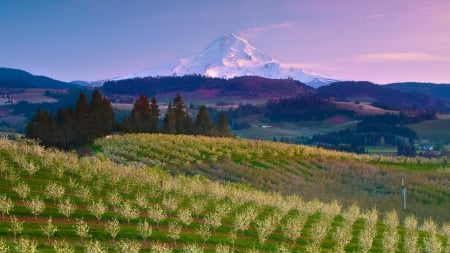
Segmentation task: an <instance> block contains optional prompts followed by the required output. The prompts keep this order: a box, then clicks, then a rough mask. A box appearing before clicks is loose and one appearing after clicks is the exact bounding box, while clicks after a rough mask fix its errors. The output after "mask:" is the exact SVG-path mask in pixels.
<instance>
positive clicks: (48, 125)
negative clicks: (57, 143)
mask: <svg viewBox="0 0 450 253" xmlns="http://www.w3.org/2000/svg"><path fill="white" fill-rule="evenodd" d="M52 133H53V124H52V118H51V116H50V114H49V113H48V111H42V110H40V109H38V110H37V111H36V114H35V115H34V117H33V118H32V119H31V120H30V121H29V122H28V125H27V128H26V133H25V136H26V137H27V138H30V139H38V140H40V141H41V143H42V144H43V145H44V146H51V145H52V144H53V140H54V138H53V136H52Z"/></svg>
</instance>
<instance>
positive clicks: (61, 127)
mask: <svg viewBox="0 0 450 253" xmlns="http://www.w3.org/2000/svg"><path fill="white" fill-rule="evenodd" d="M114 126H115V119H114V110H113V108H112V107H111V103H110V101H109V100H107V99H106V98H105V97H103V96H102V95H101V94H100V92H99V91H98V90H96V91H94V93H93V94H92V97H91V100H90V101H89V100H88V97H87V95H86V94H85V93H83V92H81V93H80V95H79V96H78V99H77V101H76V103H75V109H72V108H71V107H68V108H65V109H64V108H60V109H58V111H57V112H56V114H54V115H51V114H50V113H49V111H47V110H41V109H37V111H36V114H35V115H34V117H33V118H32V119H31V120H30V121H29V122H28V125H27V127H26V133H25V135H26V137H27V138H30V139H39V140H40V141H41V143H42V144H43V145H44V146H49V147H57V148H61V149H70V148H73V147H76V146H81V145H84V144H87V143H91V142H92V141H93V140H94V139H95V138H98V137H102V136H105V135H107V134H109V133H111V131H112V130H113V127H114Z"/></svg>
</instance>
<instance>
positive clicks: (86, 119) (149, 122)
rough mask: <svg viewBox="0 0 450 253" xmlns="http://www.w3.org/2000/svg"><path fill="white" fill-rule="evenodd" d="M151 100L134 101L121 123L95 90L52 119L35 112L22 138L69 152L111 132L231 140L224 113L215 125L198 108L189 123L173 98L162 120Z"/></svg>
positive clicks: (180, 104) (204, 109)
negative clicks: (215, 137)
mask: <svg viewBox="0 0 450 253" xmlns="http://www.w3.org/2000/svg"><path fill="white" fill-rule="evenodd" d="M160 116H161V110H160V108H159V104H158V101H157V99H156V98H155V97H152V99H151V100H150V101H149V99H148V97H147V96H146V95H144V94H141V95H140V97H139V98H138V99H137V100H136V101H135V103H134V105H133V109H132V110H131V113H130V114H129V115H128V116H127V117H126V118H125V119H123V120H122V121H121V122H116V120H115V118H114V110H113V108H112V106H111V102H110V101H109V100H108V99H106V98H105V97H103V96H102V95H101V94H100V92H99V91H98V90H95V91H94V93H93V94H92V97H91V99H90V101H89V100H88V97H87V95H86V94H85V93H83V92H81V93H80V95H79V97H78V99H77V101H76V103H75V108H74V109H73V108H72V107H68V108H65V109H63V108H60V109H59V110H58V111H57V112H56V114H54V115H52V114H51V113H49V111H47V110H41V109H37V111H36V113H35V115H34V117H33V118H32V119H31V120H30V121H29V122H28V125H27V128H26V137H27V138H30V139H38V140H40V142H41V144H43V145H44V146H48V147H57V148H61V149H71V148H74V147H79V146H82V145H87V144H91V143H92V142H93V141H94V140H95V139H96V138H99V137H103V136H106V135H108V134H110V133H111V132H112V131H114V130H115V131H120V132H124V133H167V134H193V135H205V136H220V137H227V136H231V129H230V126H229V122H228V118H227V116H226V115H225V113H223V112H222V113H221V114H220V117H219V120H218V122H217V123H215V122H213V121H212V120H211V117H210V115H209V113H208V110H207V107H206V106H205V105H202V106H200V107H199V110H198V113H197V116H196V118H195V119H192V118H191V117H190V115H189V113H188V110H187V108H186V106H185V103H184V101H183V98H182V97H181V95H180V94H177V95H176V96H175V98H174V99H173V103H172V102H170V103H169V105H168V106H167V110H166V113H165V115H164V118H163V120H160Z"/></svg>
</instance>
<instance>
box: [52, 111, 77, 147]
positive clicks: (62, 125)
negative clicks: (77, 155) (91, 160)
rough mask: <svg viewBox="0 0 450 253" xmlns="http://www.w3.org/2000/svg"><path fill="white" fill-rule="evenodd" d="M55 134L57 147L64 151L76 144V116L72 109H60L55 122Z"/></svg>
mask: <svg viewBox="0 0 450 253" xmlns="http://www.w3.org/2000/svg"><path fill="white" fill-rule="evenodd" d="M54 121H55V122H54V129H53V134H54V135H55V139H56V143H55V145H56V146H57V147H59V148H62V149H69V148H71V147H72V146H73V143H74V142H75V131H74V114H73V111H72V109H71V108H67V109H59V110H58V112H57V113H56V117H55V120H54Z"/></svg>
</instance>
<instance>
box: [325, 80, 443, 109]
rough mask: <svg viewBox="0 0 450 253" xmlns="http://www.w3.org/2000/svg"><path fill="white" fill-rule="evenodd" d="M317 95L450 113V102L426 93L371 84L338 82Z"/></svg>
mask: <svg viewBox="0 0 450 253" xmlns="http://www.w3.org/2000/svg"><path fill="white" fill-rule="evenodd" d="M412 91H413V90H412ZM317 95H318V96H320V97H322V98H334V99H336V100H338V101H349V100H353V99H363V98H367V99H369V100H372V101H373V102H372V105H374V106H377V107H381V108H383V109H388V110H400V111H404V110H413V111H438V112H450V102H448V101H443V100H439V99H436V98H433V97H431V96H429V95H427V94H424V93H418V92H414V91H413V92H403V91H401V90H397V89H393V88H390V87H389V86H382V85H377V84H374V83H371V82H356V81H345V82H336V83H332V84H330V85H327V86H322V87H320V88H318V89H317Z"/></svg>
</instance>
